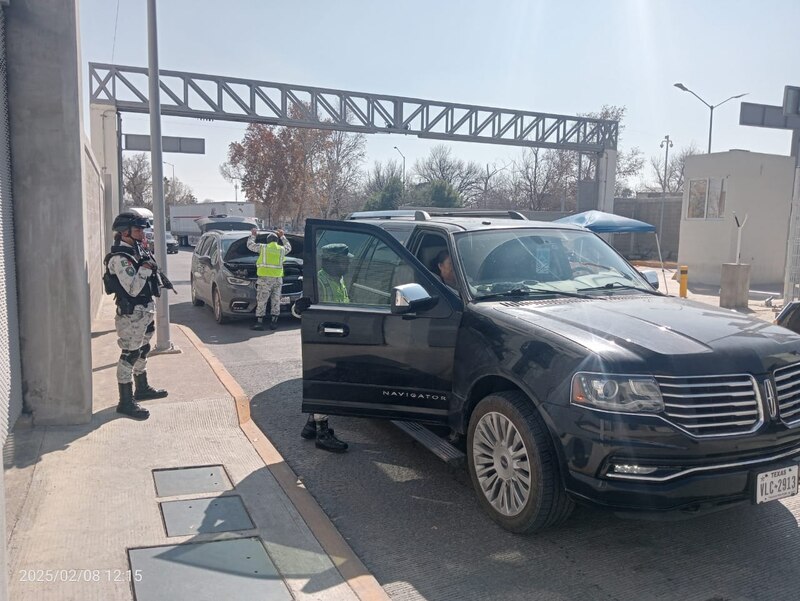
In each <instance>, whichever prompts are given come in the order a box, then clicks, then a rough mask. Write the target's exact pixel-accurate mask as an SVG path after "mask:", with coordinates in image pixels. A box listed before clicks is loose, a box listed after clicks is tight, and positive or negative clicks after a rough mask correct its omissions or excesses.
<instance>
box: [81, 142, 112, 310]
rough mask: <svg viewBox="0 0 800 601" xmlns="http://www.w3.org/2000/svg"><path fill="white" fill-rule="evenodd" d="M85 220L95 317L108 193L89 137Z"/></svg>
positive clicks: (100, 287)
mask: <svg viewBox="0 0 800 601" xmlns="http://www.w3.org/2000/svg"><path fill="white" fill-rule="evenodd" d="M83 200H84V203H83V215H84V217H83V223H84V224H85V228H86V229H85V232H86V249H85V251H86V255H85V256H86V271H87V274H88V276H89V308H90V314H91V315H92V317H94V316H95V315H97V311H98V310H99V308H100V301H101V299H102V298H103V294H104V292H103V283H102V281H103V280H102V278H103V257H104V256H105V254H106V252H108V250H107V247H108V245H109V244H107V240H108V236H109V235H110V234H109V232H110V229H111V228H110V227H106V225H107V224H106V207H105V201H106V194H105V187H104V186H103V174H102V171H101V168H100V167H99V165H98V164H97V160H96V159H95V157H94V154H93V153H92V149H91V148H90V144H89V140H88V139H87V138H84V145H83Z"/></svg>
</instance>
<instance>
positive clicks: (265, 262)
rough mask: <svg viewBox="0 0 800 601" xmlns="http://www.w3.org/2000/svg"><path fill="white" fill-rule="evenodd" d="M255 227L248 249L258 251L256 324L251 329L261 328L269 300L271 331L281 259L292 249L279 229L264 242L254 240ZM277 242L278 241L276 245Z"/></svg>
mask: <svg viewBox="0 0 800 601" xmlns="http://www.w3.org/2000/svg"><path fill="white" fill-rule="evenodd" d="M257 236H258V230H257V229H256V228H253V229H252V230H251V231H250V238H248V240H247V248H248V249H250V250H251V251H252V252H254V253H258V260H257V261H256V275H257V276H258V281H257V282H256V323H254V324H253V325H252V326H251V327H250V329H251V330H263V329H264V325H263V321H264V318H265V316H266V313H267V302H269V303H270V314H271V317H272V318H271V320H270V324H269V329H270V330H275V329H277V328H278V316H279V315H280V314H281V288H282V287H283V262H284V260H285V259H286V255H287V254H288V253H290V252H292V245H291V244H290V243H289V241H288V240H287V239H286V235H285V234H284V232H283V230H282V229H278V230H276V231H275V233H274V234H273V233H272V232H270V233H269V234H267V235H266V238H265V241H264V243H259V242H257V241H256V239H257ZM279 242H280V244H279Z"/></svg>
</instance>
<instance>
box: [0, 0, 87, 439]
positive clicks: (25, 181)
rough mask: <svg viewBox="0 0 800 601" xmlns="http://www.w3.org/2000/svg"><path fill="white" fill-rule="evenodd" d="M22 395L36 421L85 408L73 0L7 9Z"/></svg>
mask: <svg viewBox="0 0 800 601" xmlns="http://www.w3.org/2000/svg"><path fill="white" fill-rule="evenodd" d="M5 10H6V17H7V26H8V36H7V60H8V88H9V122H10V131H11V155H12V157H13V161H12V178H13V187H12V189H13V196H14V211H15V237H16V245H17V277H18V282H17V283H18V296H19V313H20V352H21V357H22V385H23V395H24V399H25V402H26V404H27V406H28V407H29V408H30V409H31V411H32V412H33V419H34V423H35V424H37V425H47V424H71V423H85V422H88V421H89V420H90V418H91V402H92V379H91V375H92V368H91V367H92V366H91V339H90V336H91V309H90V293H89V285H88V274H87V266H86V257H87V254H86V250H85V249H86V243H85V241H86V236H87V231H86V230H85V229H84V223H83V218H84V201H83V185H84V174H83V164H84V144H83V123H82V115H83V112H82V110H81V101H82V89H81V60H80V45H79V39H80V35H79V31H78V23H79V19H78V17H79V15H78V7H77V2H75V1H74V0H21V1H17V2H11V3H10V4H9V6H8V7H7V8H6V9H5Z"/></svg>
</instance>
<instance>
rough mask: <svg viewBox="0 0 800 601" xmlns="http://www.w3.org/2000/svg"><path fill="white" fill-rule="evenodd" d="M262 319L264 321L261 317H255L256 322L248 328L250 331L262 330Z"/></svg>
mask: <svg viewBox="0 0 800 601" xmlns="http://www.w3.org/2000/svg"><path fill="white" fill-rule="evenodd" d="M263 319H264V318H263V317H256V322H255V323H254V324H253V325H251V326H250V329H251V330H259V331H261V330H263V329H264V324H263V323H261V322H262V321H263Z"/></svg>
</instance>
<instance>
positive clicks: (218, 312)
mask: <svg viewBox="0 0 800 601" xmlns="http://www.w3.org/2000/svg"><path fill="white" fill-rule="evenodd" d="M211 298H212V300H213V304H214V307H213V308H214V319H215V320H216V322H217V323H220V324H222V323H227V322H228V317H227V316H226V315H225V313H223V312H222V298H220V296H219V288H217V287H216V286H214V289H213V290H212V291H211Z"/></svg>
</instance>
